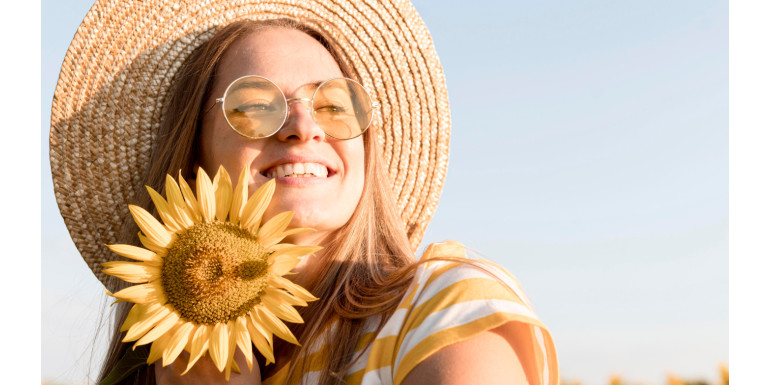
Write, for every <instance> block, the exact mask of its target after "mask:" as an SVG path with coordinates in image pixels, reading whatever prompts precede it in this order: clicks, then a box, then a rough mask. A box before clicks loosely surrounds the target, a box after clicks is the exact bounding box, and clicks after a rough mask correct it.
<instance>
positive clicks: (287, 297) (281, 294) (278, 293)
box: [265, 280, 307, 306]
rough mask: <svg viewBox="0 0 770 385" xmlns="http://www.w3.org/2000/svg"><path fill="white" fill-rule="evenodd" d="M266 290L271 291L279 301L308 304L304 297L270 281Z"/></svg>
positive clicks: (297, 304) (295, 304)
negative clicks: (278, 286) (272, 284)
mask: <svg viewBox="0 0 770 385" xmlns="http://www.w3.org/2000/svg"><path fill="white" fill-rule="evenodd" d="M269 282H273V280H269ZM265 290H266V292H269V294H270V295H271V296H273V297H275V298H276V299H277V300H278V301H279V303H285V304H288V305H292V306H307V302H306V301H305V300H303V299H302V298H298V297H295V296H293V295H291V294H290V293H287V292H285V291H283V290H281V289H279V288H277V287H275V286H271V285H270V283H268V287H267V288H266V289H265Z"/></svg>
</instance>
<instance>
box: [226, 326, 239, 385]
mask: <svg viewBox="0 0 770 385" xmlns="http://www.w3.org/2000/svg"><path fill="white" fill-rule="evenodd" d="M227 330H228V331H229V334H228V337H229V338H228V341H227V363H226V364H225V380H228V381H229V380H230V371H231V370H232V368H233V364H234V363H235V348H236V345H235V321H232V320H231V321H229V322H228V323H227Z"/></svg>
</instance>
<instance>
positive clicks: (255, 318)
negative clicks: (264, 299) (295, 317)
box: [247, 307, 273, 349]
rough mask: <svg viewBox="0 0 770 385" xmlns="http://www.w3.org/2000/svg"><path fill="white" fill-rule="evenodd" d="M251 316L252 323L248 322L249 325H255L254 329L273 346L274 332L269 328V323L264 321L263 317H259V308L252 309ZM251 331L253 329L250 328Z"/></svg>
mask: <svg viewBox="0 0 770 385" xmlns="http://www.w3.org/2000/svg"><path fill="white" fill-rule="evenodd" d="M249 317H250V319H251V323H247V325H249V324H251V325H252V326H254V330H256V331H257V333H258V334H259V335H261V336H262V337H263V338H265V340H267V343H268V344H269V346H270V348H271V349H272V348H273V332H272V331H270V330H268V328H267V325H265V324H264V322H262V319H261V318H259V311H258V310H257V308H256V307H255V308H253V309H251V311H249ZM249 331H251V329H249Z"/></svg>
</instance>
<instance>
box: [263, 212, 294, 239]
mask: <svg viewBox="0 0 770 385" xmlns="http://www.w3.org/2000/svg"><path fill="white" fill-rule="evenodd" d="M293 216H294V212H293V211H284V212H282V213H280V214H276V215H275V216H274V217H272V218H270V220H269V221H267V222H265V224H264V225H262V227H260V228H259V233H257V241H258V242H259V243H261V244H263V245H265V246H266V247H270V246H272V245H274V244H276V243H278V242H279V241H280V240H281V239H283V237H282V236H281V234H282V233H283V231H284V230H286V226H288V225H289V223H290V222H291V218H292V217H293Z"/></svg>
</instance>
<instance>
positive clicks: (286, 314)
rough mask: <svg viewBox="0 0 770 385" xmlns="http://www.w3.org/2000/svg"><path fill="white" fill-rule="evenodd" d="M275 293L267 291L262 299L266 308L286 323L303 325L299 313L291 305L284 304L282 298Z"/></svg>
mask: <svg viewBox="0 0 770 385" xmlns="http://www.w3.org/2000/svg"><path fill="white" fill-rule="evenodd" d="M275 292H276V290H266V292H265V294H264V295H262V296H261V297H260V299H261V300H262V303H263V304H264V305H265V307H267V309H268V310H270V312H271V313H273V314H275V315H276V316H277V317H278V318H280V319H282V320H284V321H288V322H293V323H303V321H302V316H301V315H299V312H297V310H296V309H294V308H293V307H292V306H291V305H289V304H287V303H285V302H282V301H281V297H280V296H279V295H278V294H276V293H275Z"/></svg>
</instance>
